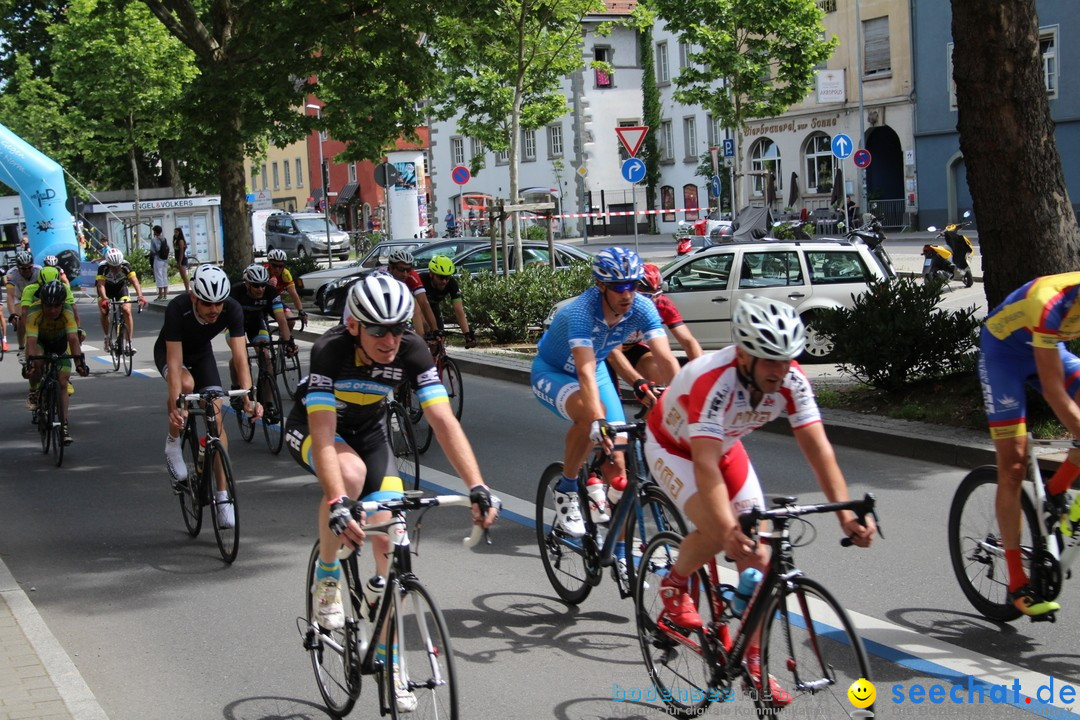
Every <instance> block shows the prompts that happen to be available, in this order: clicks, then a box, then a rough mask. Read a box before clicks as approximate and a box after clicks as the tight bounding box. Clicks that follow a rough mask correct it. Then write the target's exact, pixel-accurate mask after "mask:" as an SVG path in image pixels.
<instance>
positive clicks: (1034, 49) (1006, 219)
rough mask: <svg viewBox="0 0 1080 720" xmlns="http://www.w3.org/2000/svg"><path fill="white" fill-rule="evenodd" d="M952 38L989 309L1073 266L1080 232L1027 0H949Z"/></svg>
mask: <svg viewBox="0 0 1080 720" xmlns="http://www.w3.org/2000/svg"><path fill="white" fill-rule="evenodd" d="M952 35H953V43H954V45H953V79H954V80H955V83H956V106H957V110H958V122H957V128H958V129H959V131H960V150H961V152H962V153H963V155H964V165H965V167H966V170H967V182H968V187H969V189H970V191H971V199H972V202H973V204H974V208H975V217H976V218H978V220H979V245H980V247H981V250H982V255H983V272H984V278H985V287H986V299H987V301H988V303H989V305H990V307H994V306H996V305H997V304H998V303H999V302H1001V300H1003V299H1004V298H1005V296H1006V295H1007V294H1008V293H1009V292H1011V291H1012V290H1014V289H1016V288H1017V287H1019V286H1021V285H1023V284H1024V283H1026V282H1027V281H1029V280H1031V279H1032V278H1035V277H1038V276H1040V275H1050V274H1054V273H1059V272H1064V271H1067V270H1076V269H1078V260H1080V253H1078V249H1080V231H1078V229H1077V224H1076V215H1075V213H1074V212H1073V208H1072V204H1071V202H1070V201H1069V193H1068V190H1067V189H1066V187H1065V176H1064V173H1063V171H1062V167H1061V157H1060V155H1059V154H1058V149H1057V142H1056V140H1055V138H1054V122H1053V120H1052V119H1051V117H1050V104H1049V101H1048V100H1047V97H1046V87H1045V85H1044V82H1043V65H1042V57H1041V55H1040V50H1039V21H1038V18H1037V16H1036V11H1035V0H999V1H998V2H995V3H990V4H986V3H972V2H957V0H953V2H952ZM1021 248H1022V249H1023V251H1022V252H1018V250H1019V249H1021Z"/></svg>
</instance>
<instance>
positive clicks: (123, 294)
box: [95, 248, 146, 353]
mask: <svg viewBox="0 0 1080 720" xmlns="http://www.w3.org/2000/svg"><path fill="white" fill-rule="evenodd" d="M95 283H96V285H97V294H98V301H99V302H98V306H99V308H100V310H101V312H100V313H99V315H100V316H101V332H102V333H103V334H104V336H105V338H106V342H105V345H106V347H105V352H109V351H110V348H109V347H108V344H109V343H108V340H107V339H108V337H109V301H110V300H127V299H128V284H130V285H131V286H132V287H134V288H135V293H136V294H137V296H138V299H139V306H140V307H146V298H145V297H143V291H142V286H141V285H140V284H139V278H138V277H137V276H136V275H135V271H134V270H132V269H131V265H130V264H129V263H127V262H125V261H124V253H122V252H120V251H119V250H118V249H116V248H109V250H108V251H107V252H106V253H105V262H103V263H101V264H100V265H98V270H97V277H96V279H95ZM123 313H124V321H125V322H126V323H127V335H128V337H127V339H128V345H129V346H130V345H131V339H132V337H133V334H134V332H135V322H134V319H133V318H132V316H131V306H130V305H124V306H123ZM131 352H133V353H134V352H135V348H134V347H132V348H131Z"/></svg>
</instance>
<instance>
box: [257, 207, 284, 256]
mask: <svg viewBox="0 0 1080 720" xmlns="http://www.w3.org/2000/svg"><path fill="white" fill-rule="evenodd" d="M279 212H282V211H281V210H278V209H273V210H255V211H254V212H252V213H251V254H252V256H255V257H258V256H261V255H266V218H268V217H270V216H271V215H276V214H277V213H279Z"/></svg>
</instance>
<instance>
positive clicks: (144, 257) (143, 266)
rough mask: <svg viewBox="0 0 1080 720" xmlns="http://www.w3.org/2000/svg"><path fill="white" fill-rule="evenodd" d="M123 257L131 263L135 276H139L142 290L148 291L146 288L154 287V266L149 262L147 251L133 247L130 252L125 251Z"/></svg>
mask: <svg viewBox="0 0 1080 720" xmlns="http://www.w3.org/2000/svg"><path fill="white" fill-rule="evenodd" d="M124 259H125V260H127V262H128V264H129V265H131V269H132V270H134V271H135V277H137V278H139V283H140V284H141V285H142V287H143V292H144V293H147V292H150V290H149V289H148V288H153V287H154V266H153V265H152V264H151V262H150V256H149V255H148V254H147V251H146V250H142V249H140V248H135V249H134V250H132V251H131V252H129V253H125V255H124Z"/></svg>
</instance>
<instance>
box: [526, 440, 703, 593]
mask: <svg viewBox="0 0 1080 720" xmlns="http://www.w3.org/2000/svg"><path fill="white" fill-rule="evenodd" d="M611 429H612V432H613V433H616V434H623V433H626V435H627V441H626V442H625V443H618V444H616V445H615V448H614V449H615V450H624V451H625V457H626V478H627V484H626V489H625V490H624V491H623V497H622V499H621V500H620V501H619V502H618V504H617V505H616V506H615V510H614V514H613V515H612V517H611V520H610V521H608V522H605V523H597V522H596V521H595V520H594V519H593V517H592V512H590V509H589V495H588V493H587V478H588V477H589V476H590V475H595V476H597V477H600V476H601V470H602V468H603V466H604V465H605V464H607V463H610V462H611V458H610V456H609V455H607V454H606V453H605V452H604V451H603V450H602V449H601V448H599V447H598V448H597V449H596V450H595V451H594V453H593V456H592V458H591V459H590V461H589V462H588V463H586V464H585V466H584V467H583V468H582V471H581V472H580V473H579V474H578V488H577V493H578V502H579V506H580V507H581V516H582V519H583V520H584V521H585V535H584V536H583V537H580V538H578V537H573V536H572V535H570V534H568V533H566V532H564V531H562V530H560V529H558V528H557V527H556V526H555V524H554V518H555V513H556V511H555V500H554V491H555V486H556V485H557V484H558V483H559V481H560V480H561V478H562V474H563V472H562V471H563V464H562V463H561V462H556V463H552V464H551V465H548V467H547V468H546V469H545V470H544V472H543V474H542V475H541V476H540V485H539V486H538V487H537V490H536V542H537V544H538V545H539V547H540V559H541V560H542V561H543V563H544V571H545V572H546V573H547V576H548V580H549V581H550V582H551V586H552V587H553V588H554V589H555V592H556V593H558V595H559V597H560V598H562V599H563V600H564V601H566V602H568V603H570V604H573V605H577V604H579V603H581V602H583V601H584V600H585V598H587V597H588V596H589V593H590V592H592V589H593V588H594V587H596V586H597V585H599V584H600V580H601V579H602V577H603V570H604V568H605V567H611V568H612V575H613V577H614V578H615V582H616V584H617V585H618V588H619V596H620V597H623V598H626V597H630V596H631V595H632V593H633V587H634V578H635V576H636V574H637V568H638V563H639V561H640V557H641V552H642V551H643V550H644V549H645V545H646V544H647V543H648V541H649V540H650V539H651V538H652V537H653V536H654V535H656V534H657V533H659V532H663V531H665V530H677V531H678V532H680V533H684V534H685V533H686V523H685V522H684V520H683V518H682V516H681V515H680V514H679V511H678V509H676V507H675V504H674V503H673V502H672V501H671V499H670V498H669V497H668V496H667V495H666V494H665V493H664V491H663V490H661V489H660V486H659V485H657V484H656V483H655V482H654V481H653V480H652V479H651V477H650V476H649V474H648V466H647V465H646V463H645V456H644V453H643V450H642V440H643V438H644V437H645V423H644V421H641V420H638V421H636V422H633V423H627V424H616V423H612V425H611ZM618 541H622V542H623V543H624V550H623V552H622V554H621V556H618V555H616V552H615V547H616V543H617V542H618ZM623 568H625V575H624V574H623V572H621V570H622V569H623Z"/></svg>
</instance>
